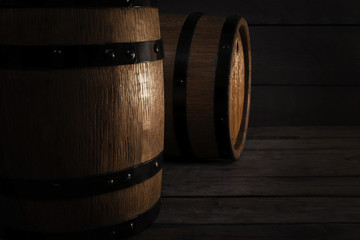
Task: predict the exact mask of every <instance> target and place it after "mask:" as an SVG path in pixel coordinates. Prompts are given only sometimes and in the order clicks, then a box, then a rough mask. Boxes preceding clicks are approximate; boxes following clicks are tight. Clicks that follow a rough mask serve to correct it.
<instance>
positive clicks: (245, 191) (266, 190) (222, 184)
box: [163, 174, 360, 198]
mask: <svg viewBox="0 0 360 240" xmlns="http://www.w3.org/2000/svg"><path fill="white" fill-rule="evenodd" d="M190 175H191V174H184V176H183V177H181V178H179V177H178V175H176V176H171V175H168V174H166V175H165V176H164V178H163V179H164V184H163V196H164V197H172V198H174V197H219V196H221V197H225V196H226V197H241V196H259V197H264V196H266V197H268V196H298V197H299V196H328V197H331V196H358V197H360V176H359V177H273V178H271V177H266V178H261V177H251V178H246V177H238V176H228V175H220V174H212V175H206V174H201V175H200V176H199V175H198V176H190ZM199 178H201V181H199Z"/></svg>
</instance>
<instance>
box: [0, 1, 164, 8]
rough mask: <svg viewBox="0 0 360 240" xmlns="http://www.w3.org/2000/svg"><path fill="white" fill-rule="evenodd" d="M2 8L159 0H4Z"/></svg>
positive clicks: (119, 4)
mask: <svg viewBox="0 0 360 240" xmlns="http://www.w3.org/2000/svg"><path fill="white" fill-rule="evenodd" d="M0 7H2V8H39V7H41V8H68V7H85V8H92V7H96V8H99V7H152V8H157V7H158V0H103V1H101V0H46V1H45V0H32V1H30V0H3V1H0Z"/></svg>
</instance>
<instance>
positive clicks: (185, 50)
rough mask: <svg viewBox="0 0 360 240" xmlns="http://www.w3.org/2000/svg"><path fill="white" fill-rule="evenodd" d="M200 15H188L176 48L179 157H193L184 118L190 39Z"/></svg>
mask: <svg viewBox="0 0 360 240" xmlns="http://www.w3.org/2000/svg"><path fill="white" fill-rule="evenodd" d="M202 16H203V14H202V13H193V14H190V15H189V16H188V17H187V19H186V21H185V23H184V25H183V27H182V29H181V33H180V36H179V40H178V45H177V48H176V57H175V63H174V64H175V65H174V79H173V108H174V109H173V116H174V126H175V136H176V140H177V144H178V147H179V149H180V152H181V155H182V156H183V157H193V151H192V148H191V144H190V139H189V133H188V127H187V118H186V109H187V107H186V85H187V75H188V65H189V57H190V50H191V43H192V38H193V35H194V31H195V28H196V24H197V23H198V21H199V20H200V18H201V17H202Z"/></svg>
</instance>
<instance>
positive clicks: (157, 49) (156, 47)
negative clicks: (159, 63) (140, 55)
mask: <svg viewBox="0 0 360 240" xmlns="http://www.w3.org/2000/svg"><path fill="white" fill-rule="evenodd" d="M154 52H155V53H159V52H160V46H159V44H158V43H155V44H154Z"/></svg>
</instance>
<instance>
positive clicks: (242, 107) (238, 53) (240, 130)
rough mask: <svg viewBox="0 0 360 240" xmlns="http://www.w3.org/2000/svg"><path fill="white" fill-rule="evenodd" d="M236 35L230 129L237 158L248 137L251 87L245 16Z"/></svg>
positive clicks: (230, 94)
mask: <svg viewBox="0 0 360 240" xmlns="http://www.w3.org/2000/svg"><path fill="white" fill-rule="evenodd" d="M237 29H238V30H237V31H236V33H235V35H234V44H233V49H232V59H231V71H230V76H229V77H230V78H229V99H228V101H229V102H228V108H229V131H230V141H231V146H232V151H233V154H234V157H235V159H237V158H239V157H240V154H241V152H242V149H243V147H244V142H245V138H246V131H247V125H248V119H249V116H248V115H249V107H250V88H251V76H250V74H251V56H250V55H251V53H250V38H249V29H248V26H247V23H246V21H245V19H244V18H241V20H240V21H239V24H238V28H237Z"/></svg>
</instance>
